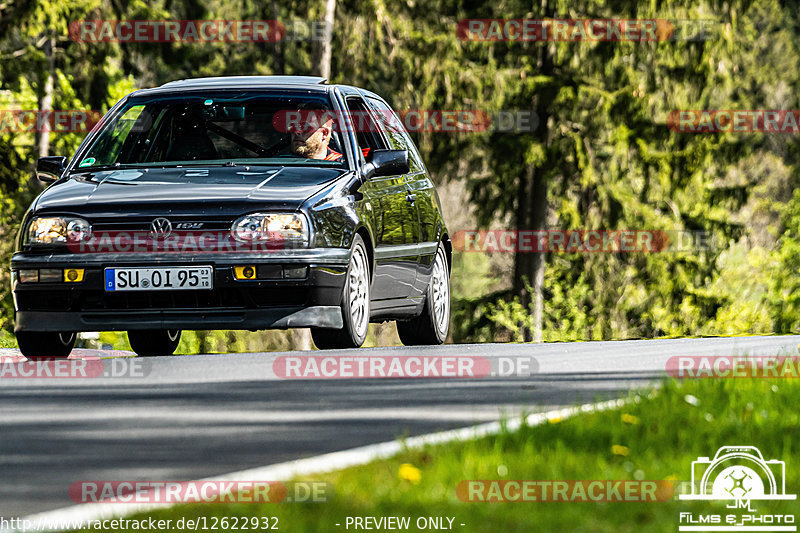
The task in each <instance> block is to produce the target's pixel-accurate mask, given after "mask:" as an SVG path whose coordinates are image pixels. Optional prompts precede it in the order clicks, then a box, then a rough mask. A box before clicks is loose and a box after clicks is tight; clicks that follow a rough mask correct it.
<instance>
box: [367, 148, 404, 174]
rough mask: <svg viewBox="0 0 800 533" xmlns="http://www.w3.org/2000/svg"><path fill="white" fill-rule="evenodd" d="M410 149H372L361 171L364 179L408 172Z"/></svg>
mask: <svg viewBox="0 0 800 533" xmlns="http://www.w3.org/2000/svg"><path fill="white" fill-rule="evenodd" d="M409 170H410V168H409V166H408V150H372V151H371V153H370V155H369V158H368V159H367V164H366V165H365V166H364V167H363V170H362V172H361V174H362V176H364V179H370V178H372V177H377V176H398V175H400V174H407V173H408V171H409Z"/></svg>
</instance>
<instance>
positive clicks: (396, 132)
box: [367, 96, 441, 295]
mask: <svg viewBox="0 0 800 533" xmlns="http://www.w3.org/2000/svg"><path fill="white" fill-rule="evenodd" d="M367 103H368V105H369V106H370V107H371V108H372V109H373V111H374V112H375V114H376V117H377V120H378V122H379V124H380V125H381V128H382V129H383V130H384V131H385V132H386V136H387V140H388V142H389V148H391V149H394V150H408V164H409V168H410V171H409V173H408V174H407V175H406V179H405V188H406V194H407V195H410V196H411V197H413V198H414V205H415V206H416V209H417V217H418V220H417V228H418V232H419V241H418V247H417V250H418V252H419V254H420V258H419V263H418V267H417V268H418V272H417V278H416V283H415V295H419V294H422V293H423V292H424V291H425V289H426V287H427V285H428V280H429V278H430V274H431V270H432V266H431V265H432V264H433V259H434V257H435V255H436V250H437V248H438V246H439V239H440V237H441V235H440V233H441V228H440V224H439V220H441V216H440V213H439V211H440V207H439V206H440V204H439V199H438V197H437V196H436V188H435V187H434V185H433V181H431V179H430V176H429V175H428V172H427V171H426V170H425V166H424V165H423V164H422V158H421V157H420V155H419V153H418V152H417V149H416V147H415V146H414V143H413V142H412V141H411V138H410V137H409V135H408V132H406V130H405V128H404V127H403V124H402V122H401V121H400V119H399V118H398V117H397V115H396V114H395V112H394V111H393V110H392V109H391V108H390V107H389V105H388V104H387V103H386V102H384V101H383V100H381V99H379V98H375V97H372V96H368V97H367Z"/></svg>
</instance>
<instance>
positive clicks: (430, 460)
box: [138, 379, 800, 533]
mask: <svg viewBox="0 0 800 533" xmlns="http://www.w3.org/2000/svg"><path fill="white" fill-rule="evenodd" d="M687 399H688V400H687ZM798 406H800V383H797V382H794V381H792V380H783V381H777V380H745V379H738V380H711V379H708V380H699V381H684V382H673V381H670V382H667V383H665V384H664V386H663V387H662V388H661V389H660V390H659V391H658V392H656V391H650V392H649V393H648V392H645V393H643V394H642V395H641V396H638V395H637V396H634V397H632V401H631V403H630V404H628V405H627V406H625V407H624V408H622V409H618V410H609V411H605V412H599V413H592V414H585V415H580V416H577V417H574V418H569V419H565V420H563V421H558V422H551V423H548V424H546V425H542V426H537V427H523V428H522V429H520V430H519V431H515V432H505V433H502V434H500V435H497V436H494V437H490V438H483V439H480V440H476V441H470V442H464V443H454V444H449V445H443V446H437V447H428V448H425V449H420V450H409V451H406V452H404V453H402V454H400V455H399V456H397V457H394V458H392V459H390V460H385V461H378V462H374V463H371V464H368V465H365V466H362V467H358V468H350V469H347V470H342V471H338V472H335V473H331V474H327V475H319V476H314V477H312V478H309V480H311V479H313V480H321V481H327V482H330V483H332V484H333V486H334V491H335V495H334V497H333V498H332V500H331V501H329V502H327V503H317V504H297V503H294V504H292V503H282V504H235V505H229V504H204V505H183V506H177V507H172V508H170V509H165V510H160V511H157V512H152V513H147V514H146V515H138V517H139V518H141V517H145V516H153V517H156V518H171V519H173V520H174V519H177V518H180V517H198V516H207V517H211V516H217V517H224V516H277V517H279V525H280V529H281V530H283V531H292V532H330V531H338V530H341V531H346V530H345V528H344V520H345V517H347V516H410V517H412V524H413V522H414V521H415V520H416V517H419V516H451V517H455V522H454V524H456V526H455V528H454V529H455V530H457V531H465V532H485V531H488V532H504V531H543V532H550V531H557V532H559V533H566V532H572V531H574V532H585V531H593V532H614V533H619V532H623V531H636V532H637V533H644V532H650V531H659V532H661V531H670V532H673V531H677V526H678V513H679V512H681V511H693V512H695V513H700V512H716V513H722V514H726V509H725V508H724V507H722V506H721V504H713V503H708V502H693V503H690V502H685V501H678V500H677V499H675V500H672V501H667V502H659V503H466V502H462V501H461V500H459V499H458V497H457V495H456V486H457V485H458V483H459V482H460V481H462V480H469V479H517V480H520V479H528V480H560V479H566V480H569V479H582V480H595V479H608V480H631V479H647V480H663V479H674V480H688V479H690V472H691V463H692V461H694V460H695V459H696V458H697V457H698V456H712V457H713V455H714V453H715V452H716V451H717V449H718V448H719V447H720V446H724V445H749V446H757V447H759V448H760V450H761V451H762V453H763V454H764V456H765V459H773V458H775V459H781V460H783V461H785V462H786V487H787V492H790V493H797V492H800V453H798V451H800V448H798V445H796V444H794V443H795V442H796V441H797V442H799V443H800V415H799V414H798V412H799V411H800V409H799V408H798ZM612 446H624V447H625V448H626V450H627V455H618V454H615V453H612ZM619 450H620V449H618V448H617V451H618V452H619ZM230 453H236V450H235V446H232V447H231V448H230ZM403 464H411V465H413V466H414V467H415V468H416V469H418V470H419V474H420V479H419V481H418V482H416V483H415V482H412V481H408V480H406V479H401V477H400V476H399V474H398V471H399V469H400V467H401V465H403ZM412 472H413V470H412ZM754 507H755V508H757V509H758V510H759V511H760V512H764V511H766V510H767V509H771V510H772V512H783V513H792V514H794V513H796V512H797V510H798V509H797V502H796V501H793V502H758V504H757V505H755V506H754ZM336 523H340V524H342V526H341V527H336V526H335V524H336ZM461 523H464V524H466V525H465V526H464V527H461V526H458V525H457V524H461ZM352 530H353V529H352V527H351V529H350V531H352ZM410 530H411V531H416V528H414V527H412V528H410Z"/></svg>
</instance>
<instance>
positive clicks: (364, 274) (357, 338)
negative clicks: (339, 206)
mask: <svg viewBox="0 0 800 533" xmlns="http://www.w3.org/2000/svg"><path fill="white" fill-rule="evenodd" d="M369 273H370V264H369V256H368V255H367V247H366V245H365V244H364V239H362V238H361V235H358V234H356V236H355V238H354V239H353V247H352V252H351V254H350V265H349V266H348V267H347V275H346V277H345V282H344V289H343V291H342V304H341V308H342V321H343V322H344V327H343V328H342V329H328V328H311V338H313V339H314V344H315V345H316V346H317V348H318V349H320V350H329V349H333V348H359V347H360V346H361V345H362V344H364V340H366V338H367V330H368V329H369V299H370V276H369Z"/></svg>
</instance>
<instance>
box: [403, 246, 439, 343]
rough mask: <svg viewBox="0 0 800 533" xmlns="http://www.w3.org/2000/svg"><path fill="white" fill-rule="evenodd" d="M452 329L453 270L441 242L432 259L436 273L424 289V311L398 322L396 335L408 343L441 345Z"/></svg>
mask: <svg viewBox="0 0 800 533" xmlns="http://www.w3.org/2000/svg"><path fill="white" fill-rule="evenodd" d="M449 329H450V270H449V268H448V265H447V256H446V255H445V252H444V246H442V244H439V249H438V250H436V256H435V257H434V259H433V272H432V273H431V280H430V282H429V283H428V289H427V290H426V291H425V305H424V306H423V308H422V314H421V315H419V316H418V317H416V318H413V319H411V320H406V321H401V320H398V321H397V335H398V336H399V337H400V341H401V342H402V343H403V344H404V345H405V346H421V345H433V344H442V343H443V342H444V341H445V339H447V332H448V330H449Z"/></svg>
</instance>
